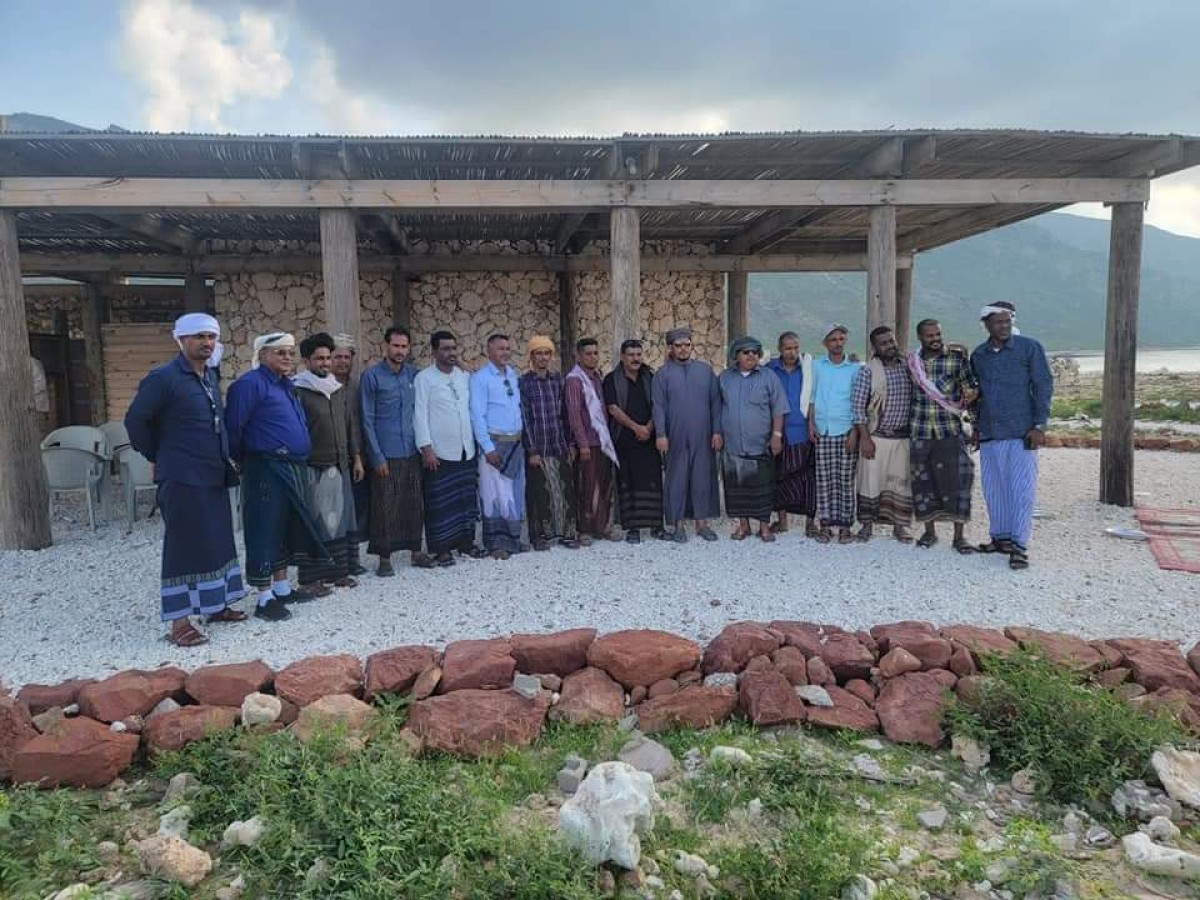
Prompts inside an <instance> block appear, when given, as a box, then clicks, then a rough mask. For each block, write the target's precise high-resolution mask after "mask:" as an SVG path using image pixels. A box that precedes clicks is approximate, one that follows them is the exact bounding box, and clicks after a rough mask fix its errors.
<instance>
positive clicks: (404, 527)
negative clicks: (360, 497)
mask: <svg viewBox="0 0 1200 900" xmlns="http://www.w3.org/2000/svg"><path fill="white" fill-rule="evenodd" d="M387 466H388V474H387V476H386V477H385V478H380V477H379V476H378V475H377V474H375V473H372V474H371V515H370V517H369V521H370V527H371V531H370V535H371V539H370V541H369V542H368V544H367V552H368V553H373V554H375V555H377V556H391V555H392V554H393V553H395V552H397V551H399V550H413V551H417V550H420V549H421V526H422V524H423V522H422V520H423V518H424V516H423V515H422V512H423V509H422V504H421V457H420V455H417V456H409V457H407V458H403V459H389V460H388V461H387Z"/></svg>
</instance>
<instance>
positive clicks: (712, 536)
mask: <svg viewBox="0 0 1200 900" xmlns="http://www.w3.org/2000/svg"><path fill="white" fill-rule="evenodd" d="M696 536H697V537H699V538H701V539H703V540H706V541H715V540H716V539H717V533H716V532H715V531H713V530H712V529H711V528H709V527H708V526H707V525H705V526H704V527H703V528H697V529H696Z"/></svg>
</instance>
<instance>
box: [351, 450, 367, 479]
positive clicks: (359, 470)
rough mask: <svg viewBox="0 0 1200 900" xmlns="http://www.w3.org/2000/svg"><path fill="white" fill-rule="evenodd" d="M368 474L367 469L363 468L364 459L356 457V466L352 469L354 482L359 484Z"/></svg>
mask: <svg viewBox="0 0 1200 900" xmlns="http://www.w3.org/2000/svg"><path fill="white" fill-rule="evenodd" d="M366 474H367V470H366V469H364V468H363V464H362V460H361V459H359V458H358V457H357V456H356V457H354V466H353V467H352V468H351V469H350V477H351V478H353V479H354V483H355V484H358V483H359V482H360V481H362V480H363V477H364V476H365V475H366Z"/></svg>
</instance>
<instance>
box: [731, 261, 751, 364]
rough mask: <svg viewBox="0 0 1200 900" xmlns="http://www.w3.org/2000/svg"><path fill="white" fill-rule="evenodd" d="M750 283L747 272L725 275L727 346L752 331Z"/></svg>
mask: <svg viewBox="0 0 1200 900" xmlns="http://www.w3.org/2000/svg"><path fill="white" fill-rule="evenodd" d="M749 285H750V275H749V273H747V272H730V273H729V274H727V275H726V276H725V322H726V325H725V343H726V346H728V345H729V344H730V343H732V342H733V341H735V340H737V339H738V338H740V337H745V336H746V335H747V334H749V333H750V304H749Z"/></svg>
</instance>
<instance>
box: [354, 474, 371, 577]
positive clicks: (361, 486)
mask: <svg viewBox="0 0 1200 900" xmlns="http://www.w3.org/2000/svg"><path fill="white" fill-rule="evenodd" d="M371 477H372V475H371V471H370V470H369V469H368V470H367V472H366V473H365V474H364V475H363V480H362V481H357V482H354V483H353V484H352V485H351V489H352V490H353V491H354V530H353V531H352V532H351V533H350V568H352V569H354V568H357V567H359V566H361V565H362V563H361V561H360V558H359V544H361V543H362V542H363V541H365V540H367V538H368V537H370V535H371Z"/></svg>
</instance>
